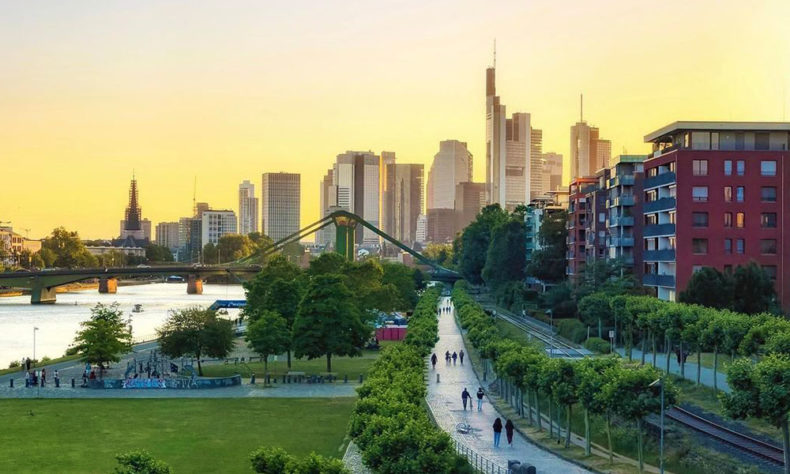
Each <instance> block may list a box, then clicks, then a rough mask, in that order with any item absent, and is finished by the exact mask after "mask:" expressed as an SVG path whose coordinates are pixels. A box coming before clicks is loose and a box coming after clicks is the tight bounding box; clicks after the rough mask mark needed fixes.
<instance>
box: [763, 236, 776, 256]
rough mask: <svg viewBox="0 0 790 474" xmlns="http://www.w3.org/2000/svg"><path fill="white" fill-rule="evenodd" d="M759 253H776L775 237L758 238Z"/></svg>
mask: <svg viewBox="0 0 790 474" xmlns="http://www.w3.org/2000/svg"><path fill="white" fill-rule="evenodd" d="M760 253H761V254H763V255H776V239H762V240H760Z"/></svg>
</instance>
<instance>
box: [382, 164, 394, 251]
mask: <svg viewBox="0 0 790 474" xmlns="http://www.w3.org/2000/svg"><path fill="white" fill-rule="evenodd" d="M394 165H395V152H393V151H382V152H381V230H383V231H384V232H386V233H387V234H389V235H393V236H394V235H395V214H394V206H395V195H394V189H395V187H394V183H395V175H394V174H391V173H390V171H391V170H394V168H390V166H394Z"/></svg>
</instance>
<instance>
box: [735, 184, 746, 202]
mask: <svg viewBox="0 0 790 474" xmlns="http://www.w3.org/2000/svg"><path fill="white" fill-rule="evenodd" d="M744 194H745V191H744V189H743V186H738V187H737V188H735V200H736V201H737V202H743V198H744Z"/></svg>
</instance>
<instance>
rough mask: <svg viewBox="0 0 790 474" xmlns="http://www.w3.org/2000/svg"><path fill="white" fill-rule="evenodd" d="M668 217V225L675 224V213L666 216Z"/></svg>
mask: <svg viewBox="0 0 790 474" xmlns="http://www.w3.org/2000/svg"><path fill="white" fill-rule="evenodd" d="M668 216H669V223H670V224H675V218H676V217H677V215H676V213H674V212H670V213H669V214H668Z"/></svg>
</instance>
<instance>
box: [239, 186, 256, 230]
mask: <svg viewBox="0 0 790 474" xmlns="http://www.w3.org/2000/svg"><path fill="white" fill-rule="evenodd" d="M258 202H259V201H258V198H257V197H255V185H254V184H252V183H251V182H249V180H246V179H245V180H244V181H243V182H242V183H241V184H239V233H240V234H242V235H247V234H249V233H250V232H258Z"/></svg>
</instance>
